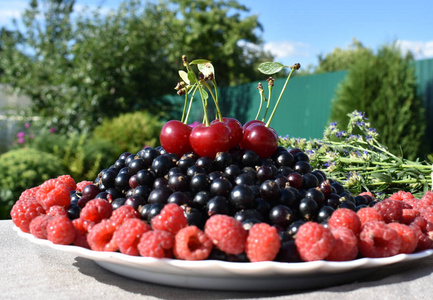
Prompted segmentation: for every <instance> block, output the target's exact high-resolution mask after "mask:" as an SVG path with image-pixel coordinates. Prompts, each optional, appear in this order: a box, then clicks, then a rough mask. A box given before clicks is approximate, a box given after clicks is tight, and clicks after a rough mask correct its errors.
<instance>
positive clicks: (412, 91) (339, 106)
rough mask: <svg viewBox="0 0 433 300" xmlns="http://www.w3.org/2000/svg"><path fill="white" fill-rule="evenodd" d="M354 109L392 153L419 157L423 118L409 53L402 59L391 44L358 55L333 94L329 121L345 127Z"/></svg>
mask: <svg viewBox="0 0 433 300" xmlns="http://www.w3.org/2000/svg"><path fill="white" fill-rule="evenodd" d="M354 110H358V111H361V112H365V115H366V117H367V118H368V119H369V121H370V123H371V126H372V127H374V128H376V129H377V131H378V133H379V139H380V142H381V143H382V144H384V145H386V146H387V147H388V148H389V149H390V151H391V152H392V153H395V154H397V155H403V156H404V157H406V158H409V159H415V158H416V157H418V155H420V151H421V147H422V140H423V136H424V132H425V122H424V120H425V117H424V110H423V106H422V103H421V99H420V98H419V96H418V95H417V86H416V78H415V73H414V66H413V59H412V56H411V55H410V54H409V55H406V56H404V57H403V56H402V55H401V52H400V50H399V49H398V47H396V45H395V44H392V45H385V46H382V47H381V48H380V49H379V50H378V52H377V54H373V53H371V52H369V51H366V52H363V53H362V54H360V55H359V56H358V57H357V59H356V60H354V61H353V62H352V63H351V66H350V68H349V71H348V75H347V78H346V80H345V81H344V82H343V83H342V84H341V85H340V87H339V89H338V91H337V94H336V98H335V99H334V100H333V105H332V112H331V117H330V119H331V121H337V123H338V124H347V122H348V117H347V114H348V113H350V112H352V111H354ZM340 129H341V130H344V129H345V128H340Z"/></svg>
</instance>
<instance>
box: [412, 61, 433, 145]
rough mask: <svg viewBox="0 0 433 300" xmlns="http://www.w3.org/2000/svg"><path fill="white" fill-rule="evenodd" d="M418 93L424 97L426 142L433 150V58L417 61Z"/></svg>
mask: <svg viewBox="0 0 433 300" xmlns="http://www.w3.org/2000/svg"><path fill="white" fill-rule="evenodd" d="M414 66H415V76H416V78H417V85H418V93H419V94H420V96H421V97H422V101H423V105H424V109H425V114H426V122H427V124H426V133H425V134H426V139H425V140H426V142H427V143H428V145H427V147H428V148H429V149H430V152H433V59H423V60H417V61H415V65H414Z"/></svg>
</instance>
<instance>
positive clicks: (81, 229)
mask: <svg viewBox="0 0 433 300" xmlns="http://www.w3.org/2000/svg"><path fill="white" fill-rule="evenodd" d="M72 224H73V225H74V227H75V229H76V234H75V239H74V241H73V244H74V245H75V246H79V247H83V248H87V249H90V245H89V242H87V233H88V232H89V231H90V230H91V229H92V227H93V226H94V225H95V223H94V222H91V221H87V220H84V219H81V218H78V219H74V220H73V221H72Z"/></svg>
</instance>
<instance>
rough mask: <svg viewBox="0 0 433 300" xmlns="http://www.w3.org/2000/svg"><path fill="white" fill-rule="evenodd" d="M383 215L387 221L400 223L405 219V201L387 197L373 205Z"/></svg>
mask: <svg viewBox="0 0 433 300" xmlns="http://www.w3.org/2000/svg"><path fill="white" fill-rule="evenodd" d="M373 208H374V209H376V210H377V211H378V212H379V213H380V214H381V215H382V217H383V220H384V221H385V223H391V222H397V223H400V222H401V221H402V219H403V202H402V201H398V200H392V199H385V200H383V201H381V202H378V203H376V204H375V205H374V206H373Z"/></svg>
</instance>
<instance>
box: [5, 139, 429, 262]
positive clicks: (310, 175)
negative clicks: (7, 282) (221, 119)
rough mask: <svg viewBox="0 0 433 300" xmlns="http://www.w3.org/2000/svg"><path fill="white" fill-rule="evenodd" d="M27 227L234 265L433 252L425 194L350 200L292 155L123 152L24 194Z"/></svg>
mask: <svg viewBox="0 0 433 300" xmlns="http://www.w3.org/2000/svg"><path fill="white" fill-rule="evenodd" d="M11 216H12V220H13V222H14V224H15V225H16V226H17V227H19V228H20V229H21V230H22V231H24V232H29V233H31V234H33V235H34V236H36V237H38V238H41V239H48V240H50V241H52V242H53V243H56V244H64V245H69V244H73V245H76V246H81V247H86V248H89V249H92V250H95V251H120V252H121V253H124V254H128V255H141V256H152V257H157V258H162V257H168V258H177V259H186V260H202V259H219V260H226V261H238V262H256V261H271V260H275V261H280V262H299V261H311V260H321V259H326V260H333V261H341V260H352V259H356V258H358V257H386V256H392V255H395V254H398V253H412V252H414V251H421V250H425V249H431V248H433V238H432V237H433V192H427V193H426V194H425V195H424V196H423V197H422V198H421V199H415V198H414V197H413V196H412V195H411V194H410V193H408V192H403V191H401V192H398V193H395V194H393V195H391V196H390V197H389V198H387V199H385V200H383V201H377V200H376V199H375V198H374V197H373V195H372V194H370V193H363V194H360V195H356V196H354V195H352V194H351V193H350V192H349V191H347V190H345V189H344V187H343V186H342V185H341V184H340V183H339V182H337V181H334V180H332V179H330V178H327V176H326V175H325V174H324V173H323V172H322V171H320V170H313V169H312V167H311V165H310V164H309V159H308V156H307V155H306V154H305V153H304V152H302V151H300V150H299V149H286V148H283V147H277V150H276V151H275V152H274V153H273V154H272V156H270V157H268V158H260V156H259V155H258V154H257V153H255V152H254V151H252V150H243V149H240V148H239V147H236V148H234V149H232V150H230V151H228V152H218V153H217V154H216V155H215V158H214V159H211V158H209V157H206V156H198V155H197V154H195V153H193V152H190V153H187V154H184V155H182V156H181V157H178V156H177V155H176V154H173V153H167V152H166V151H165V150H164V149H163V148H162V147H158V148H144V149H143V150H141V151H139V152H138V153H135V154H131V153H123V154H122V155H121V156H120V157H119V158H118V160H116V161H115V162H114V164H113V165H112V166H110V167H109V168H108V169H104V170H102V171H101V172H100V174H99V175H98V177H97V178H96V179H95V180H94V181H83V182H79V183H77V184H75V181H74V180H73V179H72V178H71V177H70V176H69V175H64V176H60V177H58V178H55V179H50V180H47V181H46V182H44V183H43V184H42V185H40V186H38V187H34V188H31V189H28V190H26V191H24V192H23V193H22V194H21V196H20V198H19V200H18V201H17V202H16V204H15V205H14V207H13V209H12V211H11Z"/></svg>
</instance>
